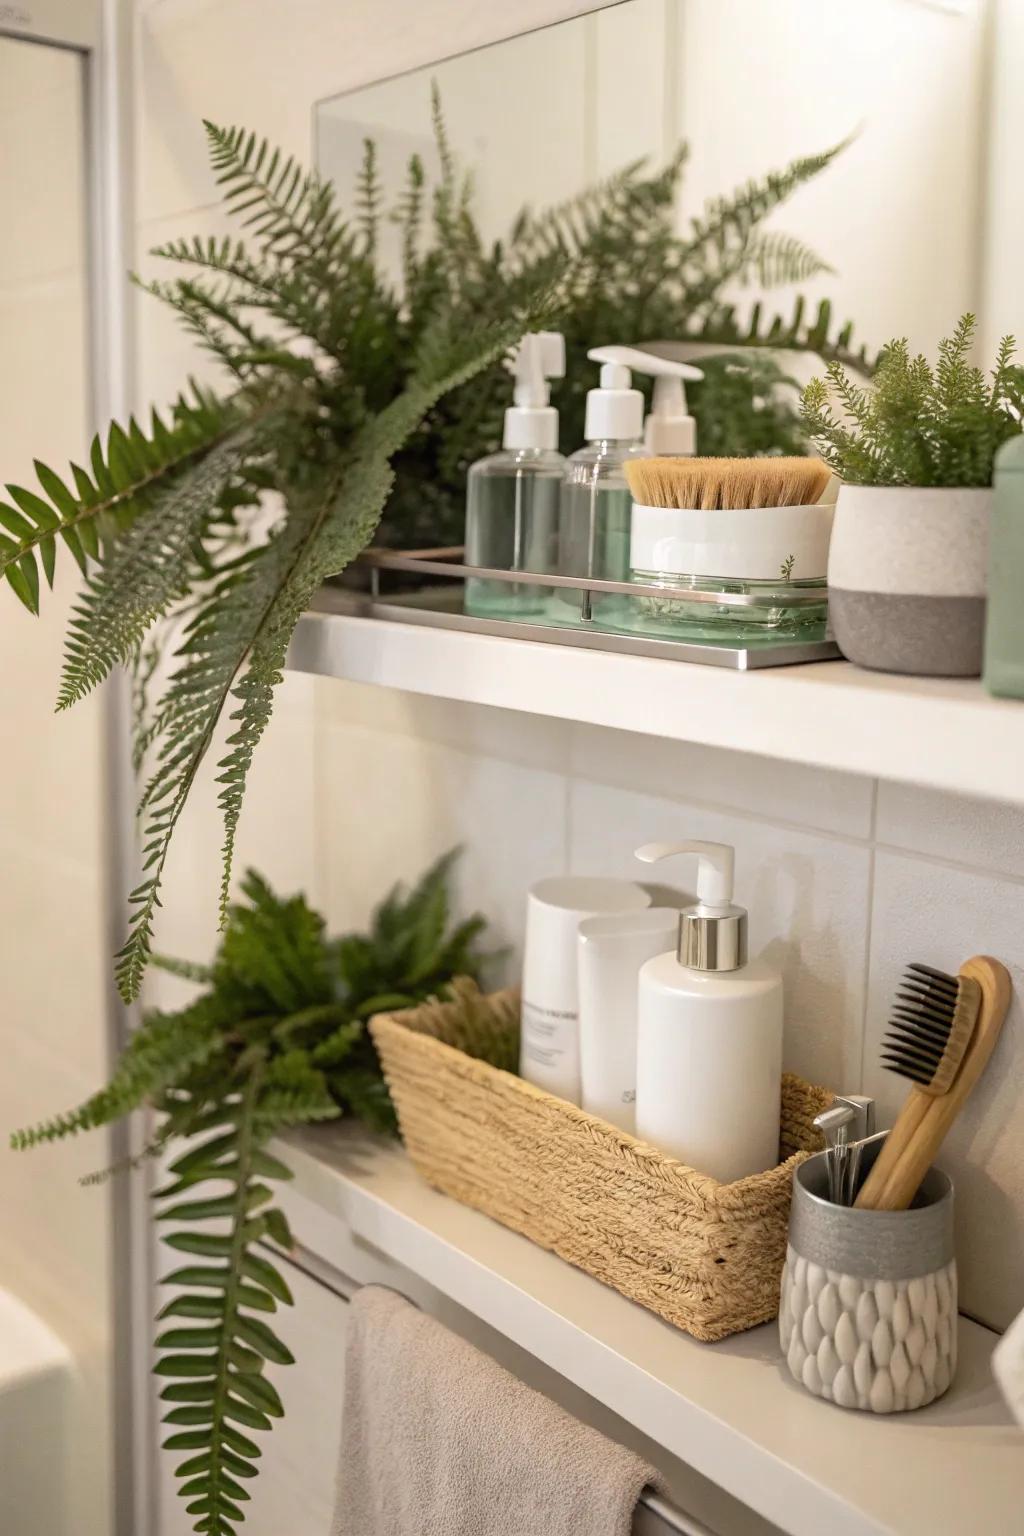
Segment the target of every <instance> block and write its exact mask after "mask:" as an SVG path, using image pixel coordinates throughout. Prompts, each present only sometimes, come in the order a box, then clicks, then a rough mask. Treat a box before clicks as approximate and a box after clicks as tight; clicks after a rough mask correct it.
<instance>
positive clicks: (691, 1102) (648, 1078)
mask: <svg viewBox="0 0 1024 1536" xmlns="http://www.w3.org/2000/svg"><path fill="white" fill-rule="evenodd" d="M684 853H690V854H696V855H697V859H698V875H697V905H696V906H694V907H684V908H683V910H682V911H681V912H680V914H679V947H678V950H677V951H675V952H673V951H669V952H668V953H667V954H664V955H658V956H656V957H655V958H654V959H653V960H648V961H647V962H646V963H645V964H644V966H643V967H642V969H641V971H640V977H639V981H638V993H637V1077H636V1133H637V1135H638V1136H639V1137H641V1139H642V1140H644V1141H649V1142H651V1143H652V1144H653V1145H654V1146H657V1147H660V1148H661V1149H662V1150H663V1151H665V1152H669V1153H671V1154H672V1156H673V1157H676V1158H678V1159H679V1161H680V1162H682V1163H686V1164H687V1166H688V1167H690V1168H695V1169H696V1170H697V1171H698V1172H699V1173H707V1174H710V1175H711V1176H712V1177H713V1178H716V1179H718V1180H719V1182H720V1183H723V1184H725V1183H731V1182H732V1181H733V1180H734V1179H742V1178H746V1177H747V1175H749V1174H753V1173H763V1172H764V1171H765V1169H767V1168H772V1167H774V1166H775V1164H776V1163H777V1162H778V1160H779V1113H780V1106H779V1096H780V1087H781V1080H782V977H781V976H780V974H779V973H778V971H776V970H775V969H774V968H773V967H772V966H771V965H769V964H768V963H767V961H765V960H764V959H760V958H758V959H754V960H749V961H748V959H747V914H746V912H745V910H744V909H743V908H742V907H737V906H734V905H733V901H732V893H733V857H734V856H733V850H732V849H731V848H730V847H728V846H727V845H726V844H725V843H705V842H687V843H648V844H646V845H645V846H644V847H643V848H638V849H637V853H636V856H637V858H638V859H642V860H643V861H644V862H645V863H647V864H651V863H654V862H655V861H656V860H658V859H664V858H668V857H669V856H671V855H673V854H684Z"/></svg>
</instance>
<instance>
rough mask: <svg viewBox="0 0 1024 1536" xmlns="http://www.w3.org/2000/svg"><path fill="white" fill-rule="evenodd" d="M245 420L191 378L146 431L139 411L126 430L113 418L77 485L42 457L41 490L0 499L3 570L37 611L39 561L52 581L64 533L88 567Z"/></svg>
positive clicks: (78, 471) (13, 491) (12, 489)
mask: <svg viewBox="0 0 1024 1536" xmlns="http://www.w3.org/2000/svg"><path fill="white" fill-rule="evenodd" d="M239 421H240V416H239V410H238V405H237V403H236V402H235V401H233V400H220V399H218V398H217V397H216V396H215V395H212V394H210V393H209V392H208V391H206V390H200V389H199V388H198V386H196V385H193V386H192V390H191V394H190V395H185V394H182V395H180V396H179V397H178V399H177V400H176V401H175V403H174V406H173V407H172V410H171V418H170V421H169V422H167V421H165V420H164V418H163V417H162V416H160V414H159V413H158V412H157V411H155V410H154V411H153V414H152V421H151V426H150V432H149V434H148V435H147V434H146V433H145V432H143V430H142V428H141V427H140V426H139V425H138V423H137V422H136V421H135V420H134V419H133V420H131V421H130V422H129V424H128V429H127V431H125V430H124V429H122V428H121V427H120V426H118V425H117V423H116V422H115V423H113V424H112V425H111V427H110V430H109V433H108V435H107V441H106V445H105V446H104V445H102V444H101V443H100V440H99V438H96V439H95V440H94V442H93V445H92V452H91V456H90V465H89V469H90V471H91V474H90V473H88V472H87V471H86V470H84V469H82V468H81V467H80V466H79V465H77V464H72V466H71V479H72V481H73V483H74V487H75V489H74V492H73V493H72V491H71V490H70V489H69V487H68V485H67V483H66V482H65V481H64V480H62V479H61V477H60V476H59V475H57V474H56V473H55V471H54V470H52V469H50V468H48V467H47V466H46V465H45V464H40V463H39V462H38V461H37V462H36V475H37V478H38V481H39V486H40V490H41V491H42V493H43V494H42V496H40V495H39V494H38V493H37V492H35V491H30V490H25V489H23V488H22V487H20V486H14V485H9V486H8V487H7V491H8V494H9V495H10V497H11V501H12V502H13V503H14V505H13V506H12V505H9V504H8V503H6V502H4V501H2V500H0V525H2V526H3V527H4V528H6V529H7V531H8V533H9V534H11V535H13V537H10V538H9V537H7V536H6V535H0V576H6V577H7V580H8V582H9V583H10V585H11V587H12V588H13V589H14V591H15V592H16V594H17V595H18V597H19V598H20V599H21V601H22V602H23V603H24V604H25V606H26V607H27V608H29V609H30V610H31V612H33V613H37V612H38V610H39V567H40V565H41V566H42V569H43V572H44V574H45V576H46V578H47V580H48V581H49V582H50V584H51V585H52V582H53V573H54V562H55V554H56V544H57V539H58V537H59V538H61V539H62V540H63V541H64V543H65V544H66V545H67V547H68V549H69V550H70V551H71V553H72V555H73V556H74V558H75V560H76V562H77V564H78V565H79V567H80V568H81V569H82V570H83V571H84V570H86V568H87V566H88V565H89V563H90V562H93V561H96V560H97V559H99V558H100V552H101V546H103V545H104V544H106V543H107V542H113V541H114V540H116V538H117V537H118V536H119V535H120V534H121V533H123V531H124V530H125V529H126V528H129V527H130V526H131V524H132V522H133V521H134V519H135V518H136V517H137V516H138V515H139V513H140V512H142V511H143V510H144V509H145V508H146V507H147V506H149V505H150V504H151V503H152V501H153V500H154V498H156V497H158V496H161V495H163V494H164V491H165V489H166V488H168V487H169V486H170V485H171V484H173V482H174V481H175V479H176V477H179V476H181V475H184V474H185V473H187V472H188V471H189V469H190V468H191V467H192V466H194V465H195V463H196V462H197V461H198V460H200V459H201V458H203V457H204V456H206V455H207V454H209V453H210V452H212V451H213V449H215V448H216V447H217V446H219V445H220V444H222V443H224V442H225V441H226V440H227V439H228V438H229V437H230V436H231V435H232V434H233V433H234V431H235V430H236V429H237V427H238V425H239Z"/></svg>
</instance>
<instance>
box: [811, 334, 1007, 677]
mask: <svg viewBox="0 0 1024 1536" xmlns="http://www.w3.org/2000/svg"><path fill="white" fill-rule="evenodd" d="M974 332H975V320H974V316H973V315H964V317H963V319H962V320H961V321H960V323H959V325H958V326H957V327H956V329H955V331H954V332H953V335H952V336H950V337H947V339H946V340H945V341H942V342H940V344H939V358H938V362H937V364H936V365H935V366H934V367H933V366H932V365H931V364H930V363H929V362H928V360H927V359H926V358H925V357H922V356H918V357H912V356H911V354H910V350H909V348H908V346H907V343H906V341H905V340H901V341H893V342H890V344H889V345H888V346H887V347H886V348H885V350H884V351H883V353H882V355H881V358H880V360H879V364H878V369H877V372H876V374H875V376H874V379H873V381H872V383H871V384H870V385H868V386H865V387H861V386H859V385H856V384H854V383H853V382H852V381H851V379H850V378H849V377H848V376H847V374H846V373H845V371H844V370H843V368H842V367H841V366H839V365H838V364H835V363H833V364H832V365H830V367H829V368H828V370H827V373H826V377H825V378H824V379H813V380H812V381H811V383H810V384H809V385H808V386H807V389H806V390H805V391H804V396H803V415H804V423H805V426H806V428H807V431H808V434H809V436H810V437H811V438H812V439H813V441H814V443H815V445H816V446H817V447H818V449H819V451H820V452H821V454H822V457H823V458H824V459H825V460H826V461H827V462H828V463H829V464H830V465H831V467H832V469H833V470H835V472H836V474H837V475H839V476H840V478H841V479H842V481H843V485H842V488H841V490H840V493H839V501H838V504H837V507H836V517H835V522H834V525H833V529H832V544H831V549H830V551H829V564H828V584H829V610H830V613H831V617H832V624H833V628H834V631H835V637H836V641H837V642H838V645H839V648H840V650H841V651H842V652H843V655H844V656H846V657H847V658H848V659H849V660H850V661H853V662H856V663H857V664H858V665H859V666H862V667H874V668H876V669H878V670H880V671H884V672H905V673H914V674H919V675H934V676H943V677H976V676H978V674H979V673H980V671H981V658H982V642H983V638H984V631H985V598H986V591H987V583H988V542H989V519H990V514H991V504H992V490H991V486H992V460H993V458H994V456H995V453H996V450H997V449H998V448H999V447H1000V445H1001V444H1002V443H1003V442H1005V440H1006V439H1007V438H1008V437H1012V436H1013V435H1014V434H1015V433H1018V432H1020V430H1021V411H1022V409H1024V369H1021V367H1020V366H1019V365H1018V364H1016V363H1015V362H1014V350H1015V343H1014V340H1013V337H1012V336H1006V337H1004V338H1003V340H1002V342H1001V343H1000V346H999V351H998V354H997V357H996V363H995V367H994V368H993V370H992V373H991V376H990V377H988V378H986V376H985V374H984V373H983V372H982V370H981V369H980V368H977V367H975V366H974V365H973V364H971V363H970V362H969V361H968V354H969V352H970V348H971V344H972V341H973V338H974Z"/></svg>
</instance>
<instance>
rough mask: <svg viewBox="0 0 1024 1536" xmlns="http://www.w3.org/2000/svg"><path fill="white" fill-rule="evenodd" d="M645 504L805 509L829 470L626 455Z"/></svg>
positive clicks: (816, 462)
mask: <svg viewBox="0 0 1024 1536" xmlns="http://www.w3.org/2000/svg"><path fill="white" fill-rule="evenodd" d="M624 467H625V471H626V479H627V480H628V481H629V489H630V491H631V492H632V493H633V500H634V501H635V502H637V503H638V504H639V505H640V506H642V507H686V508H701V509H702V510H710V511H714V510H716V509H724V508H727V507H802V506H812V505H813V504H814V503H815V502H817V501H820V500H821V497H822V495H823V494H824V491H825V487H826V486H827V485H828V482H829V479H830V478H831V473H832V472H831V470H830V469H829V467H828V465H827V464H823V463H822V461H821V460H820V459H797V458H792V459H627V461H626V464H625V466H624Z"/></svg>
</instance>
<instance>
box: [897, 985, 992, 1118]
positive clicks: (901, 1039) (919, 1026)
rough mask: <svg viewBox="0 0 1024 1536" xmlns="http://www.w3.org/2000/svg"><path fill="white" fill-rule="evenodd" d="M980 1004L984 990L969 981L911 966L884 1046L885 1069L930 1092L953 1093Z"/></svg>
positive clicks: (934, 1093)
mask: <svg viewBox="0 0 1024 1536" xmlns="http://www.w3.org/2000/svg"><path fill="white" fill-rule="evenodd" d="M980 1003H981V989H980V987H979V986H978V983H977V982H976V981H972V980H971V979H970V978H969V977H966V976H947V975H946V973H945V971H937V970H935V969H934V968H933V967H932V966H930V965H908V966H907V969H906V972H905V973H904V976H903V984H902V986H901V987H900V988H899V991H898V992H897V993H896V1001H895V1002H894V1003H893V1008H892V1015H891V1017H890V1020H889V1028H888V1030H887V1031H886V1034H885V1038H884V1039H883V1041H882V1058H881V1059H882V1065H883V1066H885V1067H888V1068H889V1070H890V1071H891V1072H898V1073H899V1074H900V1076H901V1077H906V1078H909V1079H910V1081H911V1082H912V1083H916V1084H917V1086H918V1087H919V1088H922V1089H924V1091H925V1092H926V1093H931V1094H933V1095H936V1096H938V1095H940V1094H943V1093H948V1092H949V1089H950V1087H951V1086H952V1083H953V1079H954V1077H955V1076H956V1074H957V1071H958V1069H959V1067H960V1063H961V1061H962V1060H963V1055H964V1051H965V1050H966V1049H967V1044H968V1042H969V1040H970V1038H971V1033H972V1031H973V1029H974V1025H975V1023H976V1021H977V1017H978V1009H979V1006H980Z"/></svg>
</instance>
